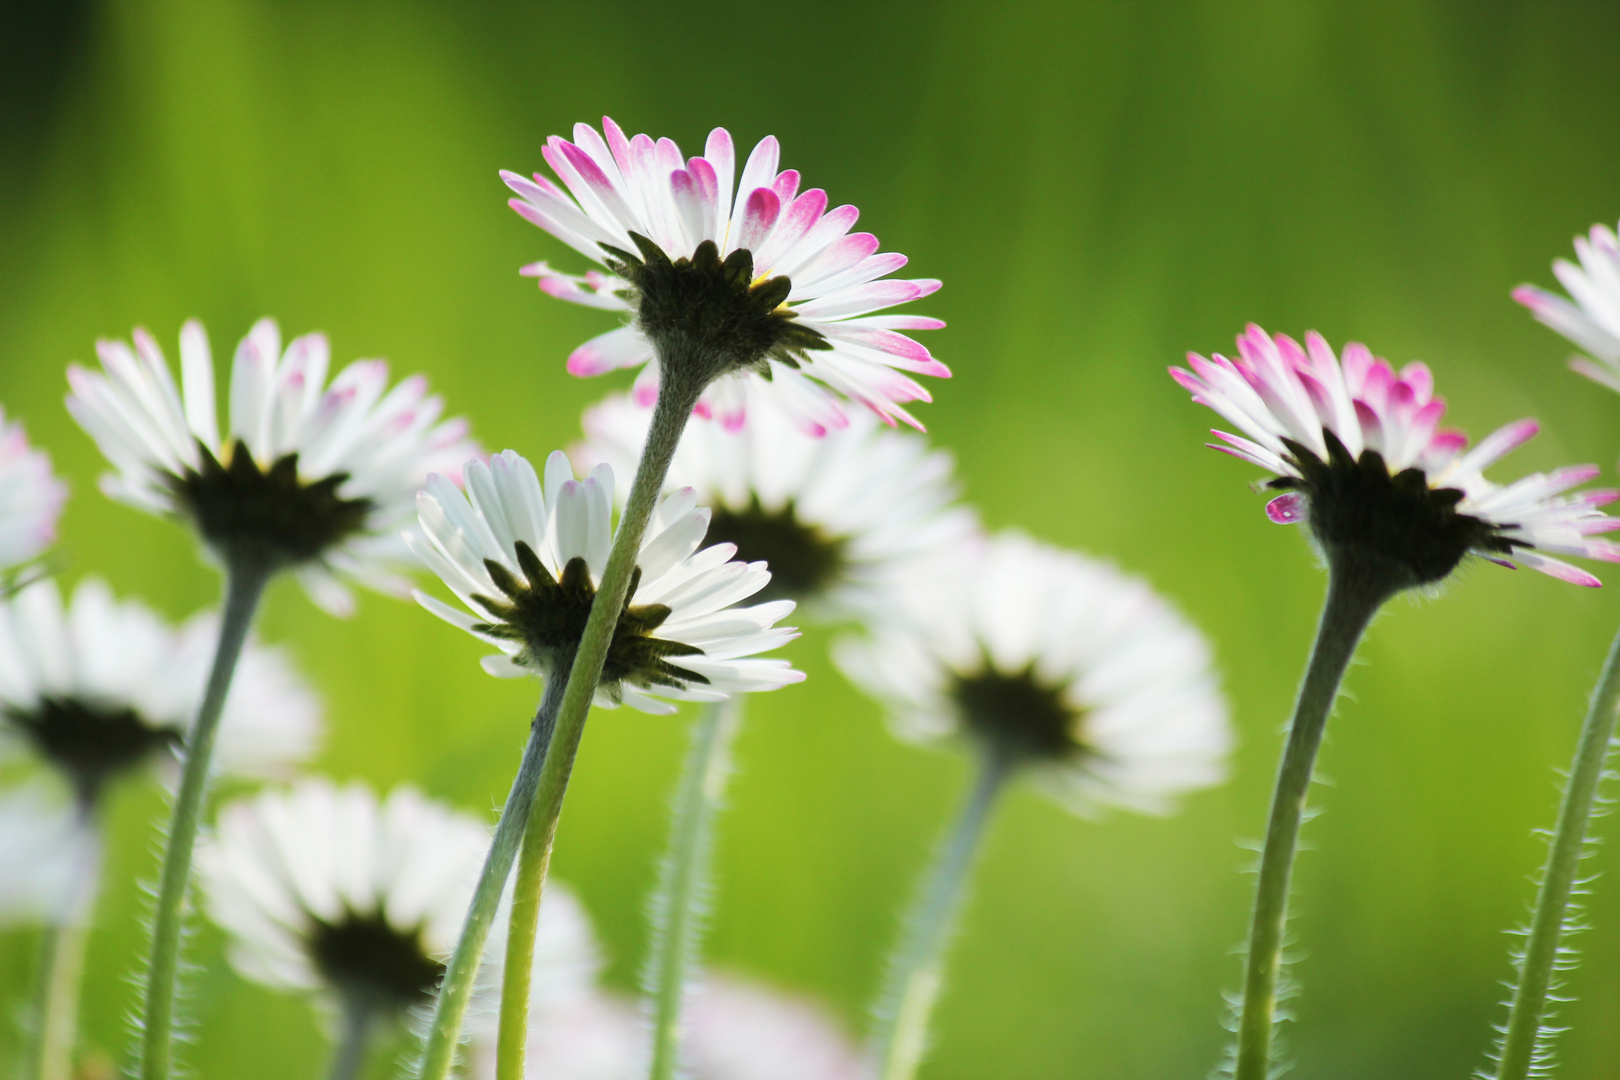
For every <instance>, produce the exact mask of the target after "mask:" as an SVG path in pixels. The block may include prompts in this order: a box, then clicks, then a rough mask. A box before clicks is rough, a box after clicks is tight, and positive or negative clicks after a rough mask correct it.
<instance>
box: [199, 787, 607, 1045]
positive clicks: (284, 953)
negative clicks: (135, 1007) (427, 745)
mask: <svg viewBox="0 0 1620 1080" xmlns="http://www.w3.org/2000/svg"><path fill="white" fill-rule="evenodd" d="M488 849H489V830H488V829H487V828H486V827H485V825H484V824H483V822H481V821H479V820H478V819H477V818H475V817H473V816H472V815H470V814H465V813H462V812H460V811H458V810H454V809H452V808H450V807H449V806H446V805H445V804H443V803H440V802H437V801H434V800H432V799H428V798H425V797H423V796H422V795H421V794H419V793H418V792H416V791H415V790H414V789H412V788H409V787H399V788H395V789H394V791H393V792H392V793H390V794H389V795H388V797H387V798H386V799H383V800H379V799H378V798H377V796H376V795H375V794H373V793H372V791H371V790H370V789H369V788H367V787H365V786H364V785H362V784H358V783H350V784H346V785H343V786H341V787H339V786H336V785H334V784H332V783H331V782H329V781H327V780H324V779H308V780H303V781H300V782H299V783H298V784H297V785H296V786H294V787H292V788H290V789H288V790H285V791H265V792H261V793H260V794H258V795H256V796H253V797H251V798H247V799H242V800H239V801H237V802H233V803H230V804H228V805H226V806H225V807H224V808H222V809H221V810H220V813H219V823H218V826H217V828H216V829H215V833H214V835H213V836H212V837H210V838H208V839H206V840H205V841H204V842H203V843H202V844H200V845H199V846H198V849H197V869H198V875H199V879H200V881H201V882H202V888H203V893H204V897H205V903H206V907H207V910H208V913H209V916H210V917H211V918H212V919H213V920H214V922H215V923H217V924H218V925H219V926H220V927H221V928H222V929H224V930H225V932H226V934H227V935H228V936H229V939H230V947H229V955H230V960H231V964H232V965H233V966H234V967H235V968H236V970H237V971H238V972H240V973H241V974H242V975H243V976H244V977H246V978H249V979H252V980H253V981H255V982H258V983H262V984H263V985H265V986H269V987H273V988H275V989H279V990H293V991H313V992H318V993H321V994H323V995H325V997H326V1000H327V1001H328V1002H329V1003H332V1004H340V1005H342V1006H343V1007H344V1008H346V1009H350V1010H358V1011H360V1012H362V1013H367V1014H370V1015H372V1016H375V1017H380V1018H392V1019H400V1018H403V1017H405V1016H406V1015H407V1014H409V1013H411V1012H413V1011H417V1010H418V1009H419V1007H424V1008H425V1007H427V1006H429V1005H430V1004H431V1001H432V998H431V994H432V992H433V990H434V988H435V987H436V986H437V985H438V980H439V977H440V975H441V974H443V971H444V959H445V957H446V956H447V955H448V954H449V952H450V950H451V949H452V948H453V947H454V946H455V943H456V938H457V936H458V935H459V933H460V931H461V924H462V920H463V919H465V918H466V915H467V904H468V902H469V900H470V899H471V897H472V893H473V888H474V886H475V884H476V883H477V880H478V871H479V868H480V866H481V865H482V864H483V860H484V856H485V854H486V853H487V851H488ZM499 956H500V950H498V949H497V950H492V952H491V959H492V960H495V961H496V963H495V964H492V965H491V970H489V971H487V972H486V973H485V974H486V977H487V978H486V981H487V982H488V981H495V980H498V978H499V972H498V958H499ZM598 966H599V965H598V959H597V952H596V946H595V942H594V940H593V937H592V934H591V929H590V922H589V920H588V918H587V917H586V916H585V913H584V910H583V909H582V908H581V907H580V905H579V902H578V901H577V900H575V899H574V896H573V894H572V893H570V892H569V891H568V890H567V889H566V888H563V887H557V886H552V887H549V888H548V889H547V890H546V903H545V906H544V908H543V910H542V912H541V916H540V927H539V935H538V938H537V940H536V946H535V975H534V983H533V990H532V1001H533V1002H534V1005H535V1009H536V1011H537V1013H540V1014H544V1013H545V1012H546V1011H548V1010H549V1009H550V1008H552V1007H561V1006H562V1005H563V1004H565V1003H568V1002H571V1001H573V1000H574V999H576V998H578V997H579V996H581V995H582V994H584V993H585V992H587V990H588V989H589V987H590V986H591V984H592V983H593V981H594V979H595V977H596V972H597V968H598ZM480 1016H481V1017H482V1022H480V1021H475V1023H474V1025H473V1028H474V1031H480V1030H482V1028H483V1027H486V1026H489V1024H488V1021H492V1020H493V1016H492V1015H487V1014H480Z"/></svg>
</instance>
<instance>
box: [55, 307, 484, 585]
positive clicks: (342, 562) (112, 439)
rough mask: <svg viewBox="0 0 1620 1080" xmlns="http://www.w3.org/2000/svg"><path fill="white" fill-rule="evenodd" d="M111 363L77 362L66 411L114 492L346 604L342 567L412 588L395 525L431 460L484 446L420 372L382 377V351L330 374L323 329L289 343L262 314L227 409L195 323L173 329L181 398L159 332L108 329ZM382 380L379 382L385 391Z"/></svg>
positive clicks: (229, 559) (438, 464)
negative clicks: (398, 378)
mask: <svg viewBox="0 0 1620 1080" xmlns="http://www.w3.org/2000/svg"><path fill="white" fill-rule="evenodd" d="M96 351H97V352H98V353H99V354H100V356H101V362H102V367H103V371H101V372H91V371H87V370H85V369H84V368H81V367H79V366H78V365H72V366H70V367H69V368H68V382H69V383H70V385H71V386H72V391H73V392H72V393H71V394H69V395H68V401H67V404H68V409H69V410H70V411H71V412H72V413H73V416H74V418H75V419H77V420H78V421H79V424H80V425H81V426H82V427H83V428H84V429H85V431H87V432H88V433H89V434H90V436H91V437H92V438H94V439H95V441H96V443H97V445H98V446H100V447H101V451H102V453H103V454H105V455H106V456H107V460H108V461H109V462H111V463H112V465H113V466H114V467H115V468H116V470H117V471H116V472H115V473H112V474H109V475H108V476H106V477H105V478H104V479H103V481H102V488H103V490H105V491H106V492H107V494H108V495H110V496H112V497H113V498H116V499H120V500H122V501H124V502H127V503H129V504H131V505H132V506H136V507H138V508H140V509H143V510H147V511H150V512H152V513H157V514H165V515H174V516H178V517H183V518H186V519H187V520H189V521H190V522H191V523H192V524H193V525H194V526H195V527H196V529H197V531H198V533H199V534H200V535H201V536H202V538H203V540H204V542H205V543H206V544H207V545H208V547H209V548H210V549H212V550H213V551H214V552H215V553H216V554H218V555H219V557H220V558H221V559H222V560H223V561H225V562H226V564H227V565H230V564H232V563H233V562H234V561H247V562H248V563H250V564H252V565H255V566H257V567H261V568H262V569H263V570H265V571H274V570H282V569H292V570H296V571H297V574H298V577H299V580H300V581H301V582H302V583H303V585H304V588H305V589H306V590H307V591H308V592H309V594H310V596H311V598H312V599H314V601H315V602H316V603H317V604H319V605H320V606H321V607H323V608H325V609H326V610H328V611H331V612H334V613H336V614H346V613H348V612H349V611H351V610H352V609H353V606H354V601H353V597H352V596H351V595H350V594H349V591H348V589H347V588H345V587H344V586H343V585H342V584H341V583H340V581H339V578H347V579H352V580H354V581H358V582H360V583H361V584H364V585H367V586H370V587H372V588H375V589H379V590H381V591H384V592H390V593H396V594H404V593H406V592H408V591H409V582H408V581H406V580H405V579H404V578H403V577H401V576H400V573H399V570H400V569H401V568H402V567H405V566H408V563H409V556H408V554H407V553H406V551H405V550H404V547H403V545H402V544H401V542H400V539H399V530H400V529H401V527H403V525H404V524H406V523H408V522H409V520H410V517H411V512H412V506H413V501H414V499H415V495H416V491H417V489H418V488H420V487H421V486H422V482H423V480H424V479H426V477H427V474H428V473H429V472H434V471H437V472H442V473H449V474H451V475H455V473H456V471H457V470H458V469H459V467H460V465H461V463H462V462H463V461H465V460H467V458H468V457H471V456H472V455H473V454H475V453H477V449H476V447H475V446H474V444H473V443H471V442H470V441H469V440H468V438H467V423H466V421H464V420H460V419H456V420H448V421H443V422H441V421H440V419H439V418H440V414H441V413H442V412H443V407H444V406H443V402H442V401H441V400H440V399H439V398H437V397H434V396H430V395H429V394H428V393H427V381H426V380H425V379H424V378H423V377H422V376H420V375H413V376H411V377H410V378H408V379H406V380H405V381H403V382H401V383H399V384H398V385H397V386H395V387H394V388H393V389H392V390H389V389H388V365H387V364H386V363H384V362H383V361H381V360H359V361H356V362H355V363H352V364H350V365H349V366H348V367H346V368H344V369H343V370H342V371H340V372H339V373H338V374H337V377H336V378H334V379H333V380H332V382H331V384H330V385H328V384H327V381H326V375H327V367H328V364H329V361H330V353H331V350H330V348H329V347H328V345H327V341H326V337H325V336H324V335H322V334H307V335H305V336H304V337H301V338H297V339H296V340H294V341H293V342H292V343H291V344H289V345H288V346H287V348H286V351H285V352H283V351H282V348H281V332H280V330H279V329H278V328H277V326H276V324H275V322H274V321H273V320H270V319H262V320H260V321H259V322H258V323H256V324H255V325H254V327H253V329H252V330H251V331H249V333H248V335H247V337H245V338H243V339H242V343H241V344H240V345H239V346H238V347H237V350H236V359H235V363H234V366H233V370H232V373H231V387H230V422H229V426H228V428H227V429H226V430H225V431H224V432H223V434H222V433H221V430H220V426H219V419H218V417H217V415H216V411H215V394H214V360H213V355H212V353H211V352H210V350H209V346H208V338H207V336H206V335H205V334H204V332H203V328H202V325H201V324H200V323H198V322H197V321H196V320H192V321H190V322H188V323H186V325H185V326H184V327H182V328H181V330H180V366H181V378H182V383H183V385H184V388H185V393H184V397H183V398H182V395H181V393H180V392H179V391H178V390H177V389H176V387H175V383H174V379H173V377H172V376H171V374H170V372H169V366H168V362H167V361H166V360H165V359H164V358H163V353H162V351H161V350H160V349H159V348H158V344H157V342H156V341H155V340H153V338H152V336H151V335H150V334H148V333H147V332H146V331H144V330H139V329H137V330H136V331H135V334H134V348H133V349H132V348H131V347H130V346H129V345H127V344H125V343H124V342H122V341H99V342H97V343H96ZM385 391H386V393H385Z"/></svg>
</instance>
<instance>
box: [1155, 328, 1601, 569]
mask: <svg viewBox="0 0 1620 1080" xmlns="http://www.w3.org/2000/svg"><path fill="white" fill-rule="evenodd" d="M1237 345H1238V358H1237V359H1235V360H1230V359H1227V358H1226V357H1224V356H1221V355H1220V354H1218V353H1217V354H1215V355H1214V356H1211V357H1210V358H1209V359H1205V358H1204V357H1202V356H1198V355H1196V354H1189V355H1188V358H1187V360H1188V365H1189V366H1190V367H1191V368H1192V370H1191V371H1188V370H1185V369H1182V368H1171V369H1170V374H1171V375H1172V376H1173V377H1174V378H1175V380H1176V381H1177V382H1178V383H1180V384H1181V385H1182V386H1183V387H1184V388H1186V389H1187V390H1188V391H1190V392H1191V393H1192V395H1193V400H1194V401H1197V402H1199V403H1200V404H1203V405H1208V406H1209V407H1210V408H1212V409H1214V410H1215V411H1216V412H1218V413H1220V414H1221V415H1222V416H1224V417H1225V418H1226V419H1228V420H1230V421H1231V422H1232V423H1234V424H1236V425H1237V426H1238V427H1239V428H1240V429H1241V430H1242V431H1243V433H1244V435H1246V436H1247V438H1245V437H1243V436H1239V435H1231V434H1228V433H1226V432H1224V431H1215V432H1214V434H1215V436H1216V437H1217V438H1219V439H1220V440H1221V441H1222V442H1224V443H1226V445H1225V446H1216V445H1214V444H1210V445H1211V446H1212V447H1213V449H1216V450H1221V451H1223V452H1225V453H1228V454H1231V455H1232V456H1233V457H1237V458H1241V459H1242V460H1244V461H1248V462H1252V463H1253V464H1255V465H1258V466H1260V467H1261V468H1263V469H1266V470H1267V471H1269V472H1271V473H1273V474H1275V478H1274V479H1272V480H1270V481H1268V482H1267V483H1266V485H1265V486H1266V487H1269V488H1273V489H1284V490H1285V491H1286V493H1285V494H1283V495H1279V496H1278V497H1276V498H1274V499H1272V501H1271V503H1270V504H1269V505H1268V506H1267V507H1266V513H1267V514H1268V515H1269V516H1270V517H1271V519H1272V520H1273V521H1276V522H1278V523H1280V524H1294V523H1296V522H1302V521H1308V522H1309V524H1310V526H1311V531H1312V533H1313V534H1314V535H1315V536H1316V539H1317V541H1318V542H1319V543H1320V544H1321V545H1322V548H1323V550H1324V551H1325V553H1326V554H1327V557H1328V561H1329V563H1330V564H1331V563H1334V562H1336V561H1337V560H1339V559H1341V558H1352V559H1356V560H1359V561H1360V562H1362V563H1363V564H1366V565H1370V566H1371V567H1372V571H1371V572H1372V576H1373V577H1376V578H1378V579H1379V580H1380V581H1388V582H1389V583H1390V585H1391V587H1392V588H1393V589H1399V588H1406V587H1409V586H1415V585H1425V584H1430V583H1432V582H1436V581H1439V580H1440V579H1442V578H1444V577H1445V576H1446V575H1447V574H1449V573H1450V572H1451V571H1452V570H1453V569H1454V568H1455V567H1456V565H1457V563H1458V562H1459V561H1460V560H1461V559H1462V557H1463V556H1464V555H1466V554H1468V553H1470V552H1472V553H1474V554H1477V555H1480V556H1482V557H1484V558H1486V559H1489V560H1490V561H1491V562H1494V563H1499V564H1501V565H1503V566H1506V567H1508V568H1509V569H1511V568H1512V567H1513V565H1514V563H1515V562H1517V563H1519V564H1521V565H1524V566H1528V567H1531V568H1532V569H1535V570H1540V571H1541V572H1542V573H1544V574H1550V575H1552V576H1553V577H1556V578H1558V579H1560V580H1562V581H1568V582H1572V583H1574V584H1577V585H1588V586H1595V585H1598V584H1600V582H1599V581H1598V579H1597V578H1595V577H1593V576H1592V575H1591V574H1589V573H1587V572H1586V571H1585V570H1582V569H1580V568H1578V567H1575V566H1571V565H1569V564H1568V563H1565V562H1561V561H1560V560H1558V559H1555V558H1552V557H1551V555H1552V554H1557V555H1577V556H1581V557H1583V558H1588V559H1602V560H1604V561H1606V562H1620V546H1617V545H1615V544H1613V543H1611V542H1609V541H1607V540H1594V539H1591V537H1593V536H1594V535H1597V534H1599V533H1606V532H1612V531H1613V530H1615V529H1617V528H1620V519H1616V518H1611V517H1609V516H1607V515H1605V514H1603V513H1602V512H1601V511H1599V509H1598V507H1600V506H1604V505H1606V504H1608V503H1610V502H1613V501H1614V500H1615V499H1616V498H1620V493H1616V492H1613V491H1585V492H1581V493H1579V494H1576V495H1569V496H1565V495H1563V492H1566V491H1568V490H1569V489H1571V488H1573V487H1576V486H1578V485H1580V484H1583V483H1585V482H1586V481H1588V480H1590V479H1592V478H1593V477H1594V476H1597V475H1598V472H1599V470H1598V469H1597V467H1596V466H1592V465H1577V466H1573V467H1570V468H1564V469H1557V470H1555V471H1553V472H1551V473H1535V474H1533V475H1531V476H1526V477H1524V478H1523V479H1520V480H1517V481H1515V482H1514V483H1512V484H1509V485H1507V486H1506V487H1502V486H1500V485H1497V484H1494V483H1492V482H1491V481H1489V480H1487V479H1485V476H1484V473H1483V471H1484V470H1485V469H1486V468H1488V467H1489V466H1490V465H1492V464H1493V463H1495V462H1496V461H1497V460H1498V459H1500V458H1501V457H1502V456H1503V455H1505V454H1506V453H1508V451H1510V450H1512V449H1514V448H1515V447H1517V446H1519V445H1520V444H1521V443H1523V442H1524V441H1525V440H1527V439H1529V438H1530V437H1531V436H1533V435H1535V434H1536V432H1537V431H1538V430H1540V429H1539V426H1538V425H1537V424H1536V422H1535V421H1534V420H1520V421H1517V422H1516V423H1512V424H1509V425H1507V426H1506V427H1504V428H1502V429H1500V430H1498V431H1496V432H1495V433H1493V434H1492V435H1490V436H1488V437H1487V438H1486V439H1484V440H1483V441H1481V442H1480V443H1479V444H1478V445H1477V446H1475V447H1474V448H1473V449H1471V450H1470V449H1467V446H1468V437H1467V436H1466V435H1464V434H1463V433H1462V432H1460V431H1454V430H1446V429H1441V428H1440V426H1439V425H1440V418H1441V416H1442V415H1444V413H1445V410H1446V406H1445V402H1444V401H1442V400H1441V399H1440V398H1437V397H1435V396H1434V377H1433V376H1432V375H1431V374H1430V373H1429V369H1428V367H1427V366H1426V365H1424V364H1421V363H1411V364H1408V365H1406V367H1404V368H1402V369H1401V370H1400V371H1399V372H1396V371H1395V369H1394V368H1393V367H1392V366H1391V365H1390V363H1389V361H1387V360H1384V359H1383V358H1381V357H1375V356H1373V354H1372V353H1371V352H1370V351H1368V349H1367V347H1366V346H1365V345H1361V344H1359V343H1356V342H1352V343H1350V344H1348V345H1346V346H1345V347H1344V356H1343V359H1342V361H1341V359H1340V358H1339V357H1336V356H1334V354H1333V349H1332V348H1331V347H1330V346H1329V345H1328V343H1327V342H1326V341H1324V340H1323V339H1322V337H1321V335H1320V334H1315V333H1311V334H1307V335H1306V336H1305V345H1304V347H1303V348H1302V347H1301V346H1300V345H1299V343H1298V342H1296V341H1294V339H1292V338H1290V337H1287V336H1286V335H1283V334H1278V335H1277V336H1276V337H1271V336H1268V335H1267V334H1266V332H1265V331H1264V330H1262V329H1260V327H1258V326H1254V325H1252V324H1251V325H1250V326H1249V327H1248V328H1247V329H1246V330H1245V332H1244V333H1243V334H1242V335H1241V336H1239V338H1238V340H1237ZM1549 553H1551V554H1549Z"/></svg>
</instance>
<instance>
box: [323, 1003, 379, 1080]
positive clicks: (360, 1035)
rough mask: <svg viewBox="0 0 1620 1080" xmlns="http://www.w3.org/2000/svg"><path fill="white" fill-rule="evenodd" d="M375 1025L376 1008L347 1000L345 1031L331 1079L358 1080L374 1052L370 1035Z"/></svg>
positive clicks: (340, 1039) (334, 1058)
mask: <svg viewBox="0 0 1620 1080" xmlns="http://www.w3.org/2000/svg"><path fill="white" fill-rule="evenodd" d="M376 1028H377V1013H376V1010H374V1009H372V1008H370V1007H368V1006H366V1005H363V1004H361V1003H359V1002H347V1003H345V1006H344V1009H343V1032H342V1034H341V1035H339V1036H338V1047H337V1053H336V1054H334V1055H333V1057H332V1068H331V1070H330V1071H329V1072H328V1073H327V1074H326V1075H327V1077H328V1078H329V1080H357V1078H358V1077H359V1075H360V1073H361V1070H363V1069H364V1068H365V1067H366V1058H367V1057H369V1056H370V1054H371V1036H372V1033H373V1032H374V1031H375V1030H376Z"/></svg>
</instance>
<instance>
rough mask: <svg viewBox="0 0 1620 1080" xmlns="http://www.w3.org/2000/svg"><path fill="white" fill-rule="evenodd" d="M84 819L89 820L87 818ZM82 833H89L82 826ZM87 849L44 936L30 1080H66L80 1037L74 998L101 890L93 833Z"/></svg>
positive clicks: (97, 844)
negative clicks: (63, 909) (65, 899)
mask: <svg viewBox="0 0 1620 1080" xmlns="http://www.w3.org/2000/svg"><path fill="white" fill-rule="evenodd" d="M86 817H87V819H88V815H86ZM86 827H88V828H91V829H94V825H93V823H91V822H89V821H88V820H87V821H86ZM89 843H90V849H89V851H88V852H87V854H86V858H85V862H84V865H83V866H82V867H80V868H79V872H78V874H77V880H75V882H74V884H73V890H74V891H73V895H72V896H71V897H70V899H69V901H68V903H69V908H68V910H67V911H66V912H64V913H63V914H62V917H61V919H60V920H59V921H57V922H55V923H53V924H52V925H51V926H50V927H49V928H48V929H47V930H46V938H45V949H44V956H43V958H42V964H41V972H40V988H39V989H40V1011H39V1054H38V1058H37V1059H36V1061H35V1062H34V1073H33V1076H34V1080H71V1078H72V1076H73V1050H74V1047H75V1044H76V1043H77V1041H78V1034H79V993H80V990H81V989H82V988H83V986H84V958H85V952H86V950H87V949H88V946H89V944H90V923H91V916H92V914H93V913H94V911H95V906H96V895H97V893H98V892H99V891H100V886H101V837H100V835H99V833H96V832H92V833H91V839H90V842H89Z"/></svg>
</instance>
